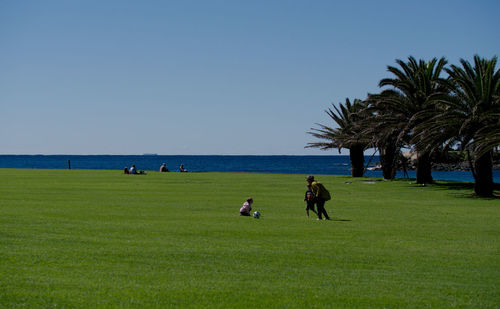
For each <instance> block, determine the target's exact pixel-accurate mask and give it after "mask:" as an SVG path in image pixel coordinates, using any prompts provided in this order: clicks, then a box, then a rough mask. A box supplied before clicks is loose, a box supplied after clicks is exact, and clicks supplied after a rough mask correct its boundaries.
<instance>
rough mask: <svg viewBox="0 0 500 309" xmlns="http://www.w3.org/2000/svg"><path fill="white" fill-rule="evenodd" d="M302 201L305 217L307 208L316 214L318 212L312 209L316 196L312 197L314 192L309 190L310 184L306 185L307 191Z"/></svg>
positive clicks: (307, 211)
mask: <svg viewBox="0 0 500 309" xmlns="http://www.w3.org/2000/svg"><path fill="white" fill-rule="evenodd" d="M304 201H305V202H306V214H307V217H309V210H312V212H314V213H315V214H316V215H317V214H318V213H317V212H316V210H314V203H316V198H315V197H314V194H313V193H312V191H311V185H309V184H308V185H307V191H306V194H305V196H304Z"/></svg>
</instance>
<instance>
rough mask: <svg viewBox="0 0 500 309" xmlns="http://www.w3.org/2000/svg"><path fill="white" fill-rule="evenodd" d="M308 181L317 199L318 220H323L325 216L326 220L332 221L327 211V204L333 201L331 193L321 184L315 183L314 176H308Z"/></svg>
mask: <svg viewBox="0 0 500 309" xmlns="http://www.w3.org/2000/svg"><path fill="white" fill-rule="evenodd" d="M306 181H307V183H308V184H309V185H311V191H312V193H313V194H314V196H315V197H316V207H317V211H318V212H317V214H318V220H322V219H323V218H322V217H323V216H325V220H330V217H329V216H328V213H327V212H326V210H325V202H326V201H329V200H330V199H331V196H330V192H328V190H327V189H326V188H325V186H323V184H322V183H321V182H319V181H315V180H314V176H307V178H306Z"/></svg>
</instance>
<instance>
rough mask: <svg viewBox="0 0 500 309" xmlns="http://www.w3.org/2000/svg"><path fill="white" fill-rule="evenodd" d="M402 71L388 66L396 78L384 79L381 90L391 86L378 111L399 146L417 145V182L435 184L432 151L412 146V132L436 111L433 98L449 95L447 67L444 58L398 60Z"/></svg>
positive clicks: (383, 94)
mask: <svg viewBox="0 0 500 309" xmlns="http://www.w3.org/2000/svg"><path fill="white" fill-rule="evenodd" d="M396 63H397V64H398V65H399V66H400V68H396V67H393V66H388V67H387V70H388V71H389V72H390V73H392V74H393V75H394V78H385V79H382V80H381V81H380V83H379V86H380V87H385V86H389V87H391V88H390V89H387V90H384V91H382V93H381V94H380V96H379V98H380V100H378V103H377V105H378V107H377V109H378V110H379V111H381V112H383V111H386V112H387V111H389V112H388V113H387V114H382V115H381V121H387V123H388V125H389V124H390V125H391V126H392V129H393V130H394V131H395V132H398V135H397V136H398V137H397V143H402V142H404V143H406V144H408V145H407V146H410V147H411V146H415V150H416V151H417V157H418V158H417V183H419V184H425V183H432V182H433V179H432V174H431V168H432V161H431V152H430V151H428V150H426V149H425V148H421V147H420V146H419V144H416V145H413V144H412V143H411V141H412V137H413V133H414V132H413V130H414V128H415V127H416V126H418V125H419V124H420V123H422V122H423V121H424V120H425V118H422V117H421V115H422V112H424V111H431V112H436V111H437V110H436V108H437V107H436V105H435V104H434V103H435V102H434V100H433V98H434V97H435V96H437V95H438V94H443V93H446V92H447V88H446V85H447V84H446V80H445V79H443V78H441V77H440V75H441V73H442V71H443V69H444V66H445V65H446V63H447V61H446V59H445V58H441V59H439V60H438V59H437V58H433V59H432V60H431V61H428V62H427V61H424V60H419V61H417V60H415V58H413V57H411V56H410V57H408V62H404V61H402V60H399V59H398V60H396Z"/></svg>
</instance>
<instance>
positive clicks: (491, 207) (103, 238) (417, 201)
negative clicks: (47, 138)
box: [0, 169, 500, 308]
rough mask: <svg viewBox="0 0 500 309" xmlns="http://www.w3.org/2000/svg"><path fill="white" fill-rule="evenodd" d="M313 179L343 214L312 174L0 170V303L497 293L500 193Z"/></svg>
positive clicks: (329, 302)
mask: <svg viewBox="0 0 500 309" xmlns="http://www.w3.org/2000/svg"><path fill="white" fill-rule="evenodd" d="M317 178H318V179H319V180H320V181H321V182H322V183H324V184H325V186H326V187H327V188H328V189H329V190H330V191H331V193H332V194H333V199H332V201H329V202H327V204H326V209H327V211H328V212H329V213H330V215H331V216H332V217H333V218H334V220H332V221H316V220H315V219H314V218H313V217H311V218H306V216H305V211H304V206H305V205H304V202H303V196H304V192H305V175H284V174H253V173H187V174H184V173H183V174H181V173H162V174H160V173H157V172H149V173H148V175H138V176H134V175H122V174H121V173H120V172H119V171H95V170H15V169H0V196H1V198H0V248H1V250H0V272H1V274H2V276H1V277H0V306H2V307H9V308H10V307H15V306H28V307H144V306H146V307H164V306H172V307H211V308H212V307H231V308H235V307H252V308H255V307H273V308H276V307H287V308H304V307H311V308H312V307H318V308H320V307H423V306H432V307H468V306H471V307H494V306H496V305H497V304H498V303H500V296H499V295H500V293H499V290H498V286H499V284H500V279H499V278H500V267H499V266H500V229H499V227H498V226H499V225H498V222H499V219H500V210H499V205H500V204H499V200H498V199H477V198H473V197H472V196H471V192H472V191H471V190H470V188H464V187H463V186H460V185H448V184H444V183H443V184H439V185H435V186H428V187H419V186H416V185H414V184H410V183H409V182H410V181H408V180H401V181H393V182H384V181H378V179H371V178H362V179H353V178H350V177H342V176H326V175H323V176H321V175H319V176H317ZM248 196H252V197H253V198H254V200H255V203H254V205H253V208H254V210H259V211H260V212H261V213H262V218H261V219H259V220H256V219H253V218H243V217H240V216H239V215H238V210H239V207H240V206H241V204H242V203H243V201H244V200H245V198H246V197H248Z"/></svg>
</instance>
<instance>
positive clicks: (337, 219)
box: [331, 218, 352, 222]
mask: <svg viewBox="0 0 500 309" xmlns="http://www.w3.org/2000/svg"><path fill="white" fill-rule="evenodd" d="M331 221H340V222H351V221H352V220H349V219H340V218H333V219H332V220H331Z"/></svg>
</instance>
